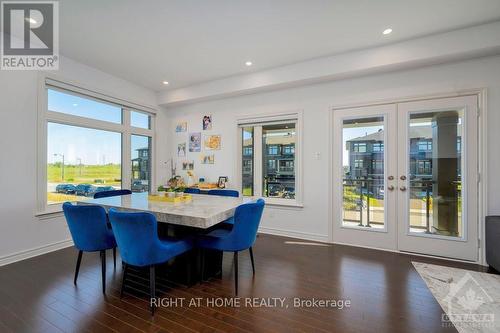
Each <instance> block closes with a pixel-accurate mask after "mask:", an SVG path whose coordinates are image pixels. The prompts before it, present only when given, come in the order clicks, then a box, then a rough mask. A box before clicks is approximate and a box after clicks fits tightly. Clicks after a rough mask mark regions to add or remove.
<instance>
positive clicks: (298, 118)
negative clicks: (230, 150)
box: [236, 110, 303, 208]
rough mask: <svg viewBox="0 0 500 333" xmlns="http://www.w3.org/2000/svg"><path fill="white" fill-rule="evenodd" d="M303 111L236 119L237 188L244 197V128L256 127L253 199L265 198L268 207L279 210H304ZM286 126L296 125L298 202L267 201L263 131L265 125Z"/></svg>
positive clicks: (274, 199) (296, 185)
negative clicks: (265, 193) (295, 208)
mask: <svg viewBox="0 0 500 333" xmlns="http://www.w3.org/2000/svg"><path fill="white" fill-rule="evenodd" d="M302 114H303V111H302V110H298V111H292V112H282V113H267V114H261V115H250V116H243V117H241V118H239V119H237V122H236V125H237V126H236V127H237V141H236V142H238V145H237V154H238V155H237V156H238V158H237V159H236V160H237V163H236V170H237V172H236V181H237V183H236V184H237V185H236V186H237V188H238V190H239V191H240V193H243V186H242V180H243V175H242V163H243V162H242V159H243V158H242V157H243V145H242V143H241V140H242V135H243V128H244V127H253V128H254V130H253V136H254V139H253V140H254V141H253V168H254V169H253V177H254V178H253V182H254V184H253V186H254V188H253V196H252V197H254V198H263V199H264V200H265V201H266V204H270V205H276V206H289V207H299V208H301V207H303V174H302V169H303V159H302V133H303V127H302V122H303V121H302V118H303V116H302ZM284 123H288V124H290V123H294V124H295V159H294V164H295V165H294V167H295V199H283V198H268V197H264V196H263V188H262V187H263V185H262V183H263V175H262V173H263V165H262V163H263V148H262V140H263V138H262V127H263V126H265V125H275V124H284Z"/></svg>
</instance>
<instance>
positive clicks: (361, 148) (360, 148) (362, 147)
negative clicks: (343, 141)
mask: <svg viewBox="0 0 500 333" xmlns="http://www.w3.org/2000/svg"><path fill="white" fill-rule="evenodd" d="M353 151H355V152H357V153H366V143H354V145H353Z"/></svg>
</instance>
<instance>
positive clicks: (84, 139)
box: [47, 89, 149, 165]
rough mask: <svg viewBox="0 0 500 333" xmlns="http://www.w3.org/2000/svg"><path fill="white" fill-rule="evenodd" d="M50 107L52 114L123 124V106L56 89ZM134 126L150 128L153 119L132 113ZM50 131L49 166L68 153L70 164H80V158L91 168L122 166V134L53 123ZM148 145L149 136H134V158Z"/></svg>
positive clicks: (48, 127) (49, 96) (48, 144)
mask: <svg viewBox="0 0 500 333" xmlns="http://www.w3.org/2000/svg"><path fill="white" fill-rule="evenodd" d="M48 108H49V110H51V111H56V112H61V113H66V114H71V115H76V116H83V117H87V118H92V119H98V120H102V121H109V122H113V123H121V108H120V107H118V106H114V105H111V104H106V103H101V102H98V101H94V100H91V99H86V98H81V97H78V96H74V95H69V94H65V93H62V92H59V91H56V90H51V89H49V90H48ZM131 123H132V124H133V125H134V126H136V127H142V128H148V127H149V124H148V123H149V118H148V116H147V115H145V114H142V113H138V112H132V113H131ZM47 130H48V131H47V137H48V140H47V160H48V163H54V162H60V161H61V160H62V157H61V156H60V155H61V154H64V158H65V163H67V164H77V163H79V158H80V159H81V162H82V163H83V164H87V165H95V164H104V163H106V164H107V163H115V164H119V163H121V134H120V133H116V132H107V131H101V130H95V129H89V128H82V127H77V126H70V125H62V124H56V123H49V124H48V125H47ZM147 146H148V139H147V137H141V136H135V135H134V136H132V140H131V148H132V158H134V157H137V151H136V149H138V148H145V147H147ZM54 154H59V155H57V156H54Z"/></svg>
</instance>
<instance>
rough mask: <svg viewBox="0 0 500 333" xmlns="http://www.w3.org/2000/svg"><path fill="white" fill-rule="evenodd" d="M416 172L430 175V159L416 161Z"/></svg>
mask: <svg viewBox="0 0 500 333" xmlns="http://www.w3.org/2000/svg"><path fill="white" fill-rule="evenodd" d="M417 174H419V175H431V174H432V164H431V161H428V160H421V161H417Z"/></svg>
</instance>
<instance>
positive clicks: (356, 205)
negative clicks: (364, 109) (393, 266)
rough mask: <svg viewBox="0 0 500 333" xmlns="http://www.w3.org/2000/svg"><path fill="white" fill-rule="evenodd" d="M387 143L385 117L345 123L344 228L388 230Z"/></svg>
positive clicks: (350, 120)
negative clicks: (386, 200)
mask: <svg viewBox="0 0 500 333" xmlns="http://www.w3.org/2000/svg"><path fill="white" fill-rule="evenodd" d="M384 141H385V140H384V117H370V118H362V119H349V120H344V121H343V127H342V143H343V148H342V152H343V154H342V166H343V181H342V183H343V186H342V188H343V212H342V216H343V220H342V223H343V225H344V226H350V227H368V228H378V229H384V228H385V201H384V196H385V193H384V190H385V188H384V179H385V176H384V174H385V168H384V165H385V153H384V151H385V149H384V143H385V142H384Z"/></svg>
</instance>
